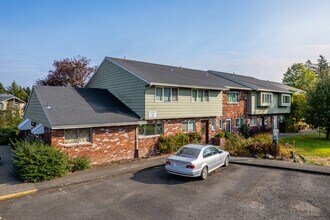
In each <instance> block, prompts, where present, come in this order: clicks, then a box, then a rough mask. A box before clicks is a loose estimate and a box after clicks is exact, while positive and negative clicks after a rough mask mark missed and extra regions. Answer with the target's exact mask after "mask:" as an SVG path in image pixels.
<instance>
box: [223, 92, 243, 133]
mask: <svg viewBox="0 0 330 220" xmlns="http://www.w3.org/2000/svg"><path fill="white" fill-rule="evenodd" d="M230 91H231V92H239V103H228V91H223V93H222V102H223V103H222V112H223V116H222V117H221V118H222V120H223V123H225V120H226V119H231V128H232V132H235V131H236V128H235V124H236V118H244V122H245V123H247V105H246V101H247V99H246V98H247V91H243V90H230Z"/></svg>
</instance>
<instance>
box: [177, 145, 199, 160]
mask: <svg viewBox="0 0 330 220" xmlns="http://www.w3.org/2000/svg"><path fill="white" fill-rule="evenodd" d="M200 151H201V150H200V149H194V148H187V147H182V148H180V149H179V150H178V151H177V152H176V153H175V155H176V156H180V157H189V158H197V157H198V155H199V152H200Z"/></svg>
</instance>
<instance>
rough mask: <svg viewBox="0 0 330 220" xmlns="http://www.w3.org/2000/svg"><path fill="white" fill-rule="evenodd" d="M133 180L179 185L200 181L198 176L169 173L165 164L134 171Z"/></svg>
mask: <svg viewBox="0 0 330 220" xmlns="http://www.w3.org/2000/svg"><path fill="white" fill-rule="evenodd" d="M130 179H131V180H134V181H137V182H140V183H145V184H164V185H177V184H184V183H188V182H194V181H199V179H198V178H189V177H183V176H176V175H172V174H169V173H167V172H166V171H165V168H164V166H158V167H153V168H148V169H144V170H140V171H138V172H135V173H133V177H131V178H130Z"/></svg>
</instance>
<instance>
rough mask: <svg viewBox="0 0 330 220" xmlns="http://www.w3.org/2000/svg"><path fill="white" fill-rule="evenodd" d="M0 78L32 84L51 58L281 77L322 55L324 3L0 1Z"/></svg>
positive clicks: (326, 40) (328, 41)
mask: <svg viewBox="0 0 330 220" xmlns="http://www.w3.org/2000/svg"><path fill="white" fill-rule="evenodd" d="M0 12H1V13H0V82H2V83H3V84H4V85H5V86H8V85H9V83H11V82H12V81H13V80H16V82H17V83H18V84H20V85H22V86H32V84H33V83H34V82H35V81H36V80H37V79H39V78H43V77H44V76H46V75H47V73H48V70H50V69H52V63H53V61H54V60H58V59H62V58H72V57H74V56H77V55H82V56H86V57H87V58H90V59H91V60H92V61H91V64H92V65H97V64H99V63H100V62H101V61H102V59H103V58H104V57H105V56H113V57H120V58H123V57H124V56H126V58H127V59H134V60H142V61H148V62H155V63H161V64H169V65H174V66H183V67H187V68H188V67H189V68H195V69H201V70H208V69H212V70H219V71H227V72H235V73H237V74H244V75H250V76H255V77H257V78H261V79H268V80H273V81H279V82H280V81H281V80H282V77H283V73H284V72H285V71H286V69H287V68H288V66H290V65H291V64H292V63H294V62H305V61H306V60H307V59H311V60H312V61H314V62H315V61H316V59H317V58H318V55H319V54H322V55H325V56H326V58H327V59H328V60H330V24H329V21H330V1H328V0H323V1H318V0H310V1H307V0H306V1H304V0H297V1H294V0H285V1H281V0H276V1H275V0H269V1H267V0H258V1H256V0H249V1H247V0H242V1H235V0H228V1H220V0H217V1H207V0H200V1H192V0H187V1H184V0H175V1H170V0H164V1H160V0H159V1H155V0H150V1H142V0H141V1H137V0H135V1H123V0H121V1H97V0H93V1H92V0H90V1H87V0H86V1H84V0H77V1H72V0H70V1H67V0H53V1H33V0H31V1H26V0H24V1H15V0H1V1H0Z"/></svg>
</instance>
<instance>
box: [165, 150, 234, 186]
mask: <svg viewBox="0 0 330 220" xmlns="http://www.w3.org/2000/svg"><path fill="white" fill-rule="evenodd" d="M229 157H230V155H229V152H228V151H224V150H220V149H218V148H216V147H215V146H213V145H201V144H188V145H185V146H183V147H181V148H180V149H179V150H178V151H177V152H176V153H175V154H174V155H172V156H170V157H169V158H167V160H166V166H165V170H166V171H167V172H168V173H171V174H176V175H180V176H187V177H200V178H201V179H203V180H204V179H206V178H207V175H208V174H209V173H210V172H212V171H214V170H215V169H217V168H219V167H221V166H228V165H229Z"/></svg>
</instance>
